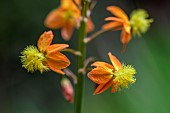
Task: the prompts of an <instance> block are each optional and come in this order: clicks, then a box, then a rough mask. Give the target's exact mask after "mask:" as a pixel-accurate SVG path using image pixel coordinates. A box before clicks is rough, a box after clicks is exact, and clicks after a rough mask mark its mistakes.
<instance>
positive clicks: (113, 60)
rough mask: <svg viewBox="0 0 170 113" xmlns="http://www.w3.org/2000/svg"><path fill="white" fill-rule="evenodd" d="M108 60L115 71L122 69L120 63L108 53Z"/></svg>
mask: <svg viewBox="0 0 170 113" xmlns="http://www.w3.org/2000/svg"><path fill="white" fill-rule="evenodd" d="M108 55H109V58H110V60H111V62H112V65H113V67H114V69H115V71H117V70H119V69H120V68H121V67H122V64H121V63H120V61H119V60H118V59H117V58H116V57H115V56H114V55H112V54H111V53H110V52H109V53H108Z"/></svg>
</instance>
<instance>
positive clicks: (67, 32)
mask: <svg viewBox="0 0 170 113" xmlns="http://www.w3.org/2000/svg"><path fill="white" fill-rule="evenodd" d="M73 31H74V26H73V25H71V24H69V23H68V24H65V25H64V26H63V27H62V29H61V35H62V38H63V39H64V40H65V41H69V40H70V38H71V36H72V34H73Z"/></svg>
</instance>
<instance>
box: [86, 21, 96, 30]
mask: <svg viewBox="0 0 170 113" xmlns="http://www.w3.org/2000/svg"><path fill="white" fill-rule="evenodd" d="M86 24H87V27H86V32H87V33H88V32H91V31H93V30H94V28H95V26H94V24H93V22H92V20H91V19H90V18H89V19H88V20H87V23H86Z"/></svg>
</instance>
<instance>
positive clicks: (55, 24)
mask: <svg viewBox="0 0 170 113" xmlns="http://www.w3.org/2000/svg"><path fill="white" fill-rule="evenodd" d="M63 11H64V10H63V9H62V8H57V9H54V10H53V11H51V12H50V13H49V14H48V15H47V17H46V19H45V22H44V25H45V26H46V27H48V28H51V29H57V28H60V27H62V26H63V24H64V19H63V16H62V15H63Z"/></svg>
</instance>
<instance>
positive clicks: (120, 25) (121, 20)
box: [102, 6, 131, 52]
mask: <svg viewBox="0 0 170 113" xmlns="http://www.w3.org/2000/svg"><path fill="white" fill-rule="evenodd" d="M107 10H108V11H110V12H111V13H112V14H113V15H115V16H116V17H107V18H106V19H105V20H106V21H111V22H109V23H107V24H104V25H103V27H102V29H104V30H122V32H121V42H122V44H123V48H122V52H124V51H125V49H126V45H127V43H128V42H129V41H130V40H131V26H130V22H129V19H128V16H127V15H126V13H125V12H124V11H123V10H122V9H121V8H119V7H117V6H108V7H107Z"/></svg>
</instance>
